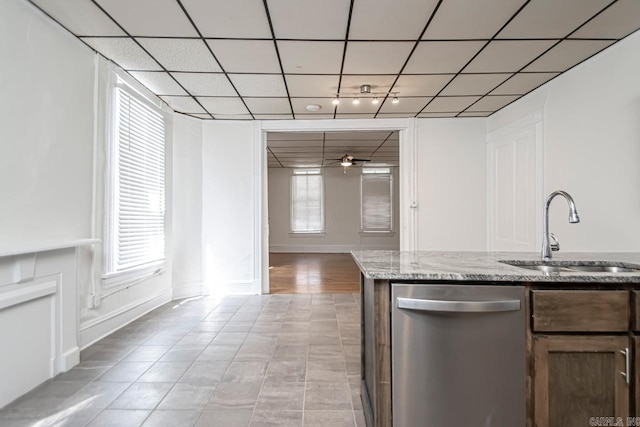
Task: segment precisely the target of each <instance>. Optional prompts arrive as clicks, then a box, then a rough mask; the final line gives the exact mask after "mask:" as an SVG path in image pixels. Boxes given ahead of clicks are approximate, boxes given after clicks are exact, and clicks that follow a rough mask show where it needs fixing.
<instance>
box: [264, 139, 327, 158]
mask: <svg viewBox="0 0 640 427" xmlns="http://www.w3.org/2000/svg"><path fill="white" fill-rule="evenodd" d="M289 143H290V145H287V146H282V147H280V146H274V145H269V149H270V150H271V151H272V152H273V153H274V154H275V155H276V156H278V157H280V155H281V154H282V155H289V156H293V155H297V154H300V155H306V156H309V155H310V154H312V155H314V156H317V155H318V154H322V145H321V144H319V145H300V144H299V143H298V141H289Z"/></svg>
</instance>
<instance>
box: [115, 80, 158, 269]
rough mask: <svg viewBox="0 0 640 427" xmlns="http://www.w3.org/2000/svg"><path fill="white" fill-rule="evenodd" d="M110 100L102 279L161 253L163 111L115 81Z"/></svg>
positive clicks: (148, 264)
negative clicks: (110, 134)
mask: <svg viewBox="0 0 640 427" xmlns="http://www.w3.org/2000/svg"><path fill="white" fill-rule="evenodd" d="M114 100H115V102H114V104H113V105H114V109H113V113H114V118H115V120H114V121H113V132H112V137H111V147H110V164H109V173H110V178H109V188H108V190H107V194H108V197H107V198H108V206H109V207H108V212H107V217H108V223H107V230H106V236H105V237H106V245H105V248H106V250H107V253H106V259H105V261H106V262H105V272H106V274H105V279H108V278H109V277H112V276H114V275H117V276H122V275H123V274H122V273H125V272H130V271H132V270H133V271H135V272H138V271H139V270H141V269H143V268H144V267H149V268H151V267H153V266H155V267H156V268H157V267H158V264H160V263H161V262H163V261H164V258H165V236H164V219H165V218H164V215H165V151H164V148H165V147H164V146H165V123H164V116H163V115H162V112H161V110H160V109H159V108H157V107H152V106H151V103H150V102H149V101H147V100H146V99H144V98H143V97H142V96H141V95H139V94H138V93H137V92H135V91H133V89H131V88H130V87H128V86H126V85H125V84H124V83H121V82H119V83H118V85H117V87H116V89H115V98H114Z"/></svg>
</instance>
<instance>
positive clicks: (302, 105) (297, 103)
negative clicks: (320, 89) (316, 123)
mask: <svg viewBox="0 0 640 427" xmlns="http://www.w3.org/2000/svg"><path fill="white" fill-rule="evenodd" d="M291 103H292V104H293V112H294V113H295V114H296V117H298V113H300V114H305V115H314V116H317V115H327V114H331V115H332V117H333V111H334V105H333V104H332V103H331V98H291ZM309 104H317V105H320V107H321V109H320V111H318V112H317V113H310V112H309V111H307V109H306V106H307V105H309Z"/></svg>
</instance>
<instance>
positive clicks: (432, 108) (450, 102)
mask: <svg viewBox="0 0 640 427" xmlns="http://www.w3.org/2000/svg"><path fill="white" fill-rule="evenodd" d="M478 99H480V97H479V96H453V97H440V96H439V97H437V98H436V99H434V100H433V101H431V103H430V104H429V105H428V106H427V108H425V109H424V110H423V112H425V113H429V112H431V113H449V112H454V111H462V110H464V109H465V108H467V107H468V106H469V105H471V104H473V103H474V102H476V101H477V100H478Z"/></svg>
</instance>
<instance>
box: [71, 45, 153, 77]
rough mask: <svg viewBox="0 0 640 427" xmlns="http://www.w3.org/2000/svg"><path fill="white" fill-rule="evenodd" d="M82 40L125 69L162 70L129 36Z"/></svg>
mask: <svg viewBox="0 0 640 427" xmlns="http://www.w3.org/2000/svg"><path fill="white" fill-rule="evenodd" d="M82 41H84V42H85V43H87V44H88V45H89V46H91V47H92V48H94V49H95V50H97V51H98V52H100V54H102V56H104V57H105V58H109V59H110V60H112V61H113V62H115V63H116V64H118V65H119V66H121V67H122V68H124V69H125V70H162V67H160V66H159V65H158V64H157V63H156V61H154V60H153V58H151V57H150V56H149V55H147V53H146V52H145V51H144V49H142V48H141V47H140V46H138V44H137V43H136V42H135V41H133V40H131V39H129V38H102V37H101V38H91V37H83V38H82Z"/></svg>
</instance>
